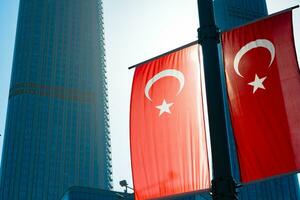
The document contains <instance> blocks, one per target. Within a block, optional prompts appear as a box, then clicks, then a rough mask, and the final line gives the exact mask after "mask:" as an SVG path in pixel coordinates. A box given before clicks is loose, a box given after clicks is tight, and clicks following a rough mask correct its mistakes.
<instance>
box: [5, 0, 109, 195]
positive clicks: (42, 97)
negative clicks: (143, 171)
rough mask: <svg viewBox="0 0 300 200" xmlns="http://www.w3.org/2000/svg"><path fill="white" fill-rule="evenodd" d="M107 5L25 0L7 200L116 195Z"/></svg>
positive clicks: (12, 100)
mask: <svg viewBox="0 0 300 200" xmlns="http://www.w3.org/2000/svg"><path fill="white" fill-rule="evenodd" d="M103 35H104V33H103V19H102V1H101V0H30V1H28V0H20V6H19V16H18V25H17V34H16V41H15V51H14V60H13V68H12V76H11V85H10V91H9V101H8V110H7V118H6V128H5V138H4V147H3V154H2V165H1V182H0V199H3V200H20V199H22V200H31V199H38V200H45V199H47V200H57V199H59V198H60V197H62V195H63V194H64V192H65V191H66V190H67V189H68V188H69V187H71V186H84V187H93V188H101V189H111V188H112V178H111V177H112V172H111V150H110V135H109V124H108V122H109V121H108V102H107V94H106V92H107V88H106V77H105V73H106V72H105V55H104V53H105V51H104V38H103V37H104V36H103Z"/></svg>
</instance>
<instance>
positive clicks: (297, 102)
mask: <svg viewBox="0 0 300 200" xmlns="http://www.w3.org/2000/svg"><path fill="white" fill-rule="evenodd" d="M222 45H223V56H224V62H225V72H226V81H227V89H228V97H229V106H230V112H231V120H232V126H233V131H234V136H235V140H236V145H237V154H238V159H239V163H240V170H241V172H240V174H241V180H242V182H244V183H245V182H251V181H255V180H260V179H265V178H270V177H273V176H278V175H283V174H288V173H293V172H296V171H299V169H300V74H299V68H298V64H297V59H296V52H295V47H294V39H293V27H292V10H288V11H285V12H281V13H278V14H275V15H273V16H270V17H268V18H265V19H263V20H260V21H257V22H255V23H251V24H248V25H245V26H242V27H240V28H236V29H233V30H231V31H228V32H224V33H222Z"/></svg>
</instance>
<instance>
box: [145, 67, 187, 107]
mask: <svg viewBox="0 0 300 200" xmlns="http://www.w3.org/2000/svg"><path fill="white" fill-rule="evenodd" d="M168 76H171V77H174V78H176V79H178V81H179V83H180V88H179V90H178V92H177V94H176V95H178V94H179V93H180V92H181V90H182V88H183V86H184V75H183V73H182V72H180V71H178V70H175V69H167V70H164V71H161V72H159V73H158V74H156V75H155V76H153V78H151V79H150V80H149V81H148V82H147V84H146V87H145V96H146V97H147V98H148V99H149V100H150V101H152V99H151V97H150V95H149V90H150V89H151V87H152V85H153V84H154V83H155V82H156V81H158V80H159V79H161V78H164V77H168Z"/></svg>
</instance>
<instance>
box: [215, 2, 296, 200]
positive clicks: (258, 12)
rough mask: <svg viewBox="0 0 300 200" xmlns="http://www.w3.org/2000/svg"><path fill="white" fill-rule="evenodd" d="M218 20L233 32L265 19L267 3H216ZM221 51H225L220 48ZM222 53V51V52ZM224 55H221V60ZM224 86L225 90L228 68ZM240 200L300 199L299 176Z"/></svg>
mask: <svg viewBox="0 0 300 200" xmlns="http://www.w3.org/2000/svg"><path fill="white" fill-rule="evenodd" d="M214 6H215V17H216V23H217V25H218V27H219V28H220V29H221V30H225V29H229V28H232V27H235V26H239V25H242V24H244V23H247V22H249V21H252V20H254V19H258V18H261V17H263V16H266V15H267V14H268V12H267V6H266V2H265V0H238V1H237V0H215V4H214ZM220 49H221V48H220ZM220 52H221V51H220ZM221 56H222V55H220V57H221ZM221 71H223V73H222V75H223V77H222V78H223V85H224V86H225V77H224V74H225V73H224V68H223V67H221ZM223 91H224V98H225V99H227V97H226V92H225V91H226V89H225V88H223ZM226 114H227V116H226V119H227V123H228V124H230V116H229V110H228V107H226ZM228 127H229V130H228V132H229V143H230V156H231V164H232V165H231V166H232V171H233V173H234V177H235V178H236V179H239V169H238V163H237V158H236V155H235V154H236V151H235V144H234V139H233V134H232V129H231V128H230V125H229V126H228ZM239 197H240V199H251V200H252V199H257V200H259V199H267V200H274V199H284V200H289V199H300V190H299V183H298V179H297V176H296V175H291V176H285V177H283V178H276V179H272V180H268V181H263V182H260V183H256V184H251V185H247V186H244V187H243V188H242V189H240V190H239Z"/></svg>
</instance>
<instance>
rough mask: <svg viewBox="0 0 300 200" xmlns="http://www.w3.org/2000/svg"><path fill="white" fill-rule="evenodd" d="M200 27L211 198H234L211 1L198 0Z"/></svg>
mask: <svg viewBox="0 0 300 200" xmlns="http://www.w3.org/2000/svg"><path fill="white" fill-rule="evenodd" d="M198 11H199V21H200V28H199V29H198V37H199V38H198V39H199V43H200V44H201V46H202V51H203V63H204V75H205V84H206V96H207V107H208V119H209V129H210V136H211V138H210V140H211V150H212V163H213V180H212V196H213V199H214V200H235V199H237V192H236V183H235V181H234V179H233V176H232V171H231V165H230V158H229V148H228V138H227V129H226V121H225V109H224V101H223V97H222V83H221V73H220V61H219V54H218V43H219V42H220V40H219V30H218V28H217V26H216V23H215V18H214V12H213V0H198Z"/></svg>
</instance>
